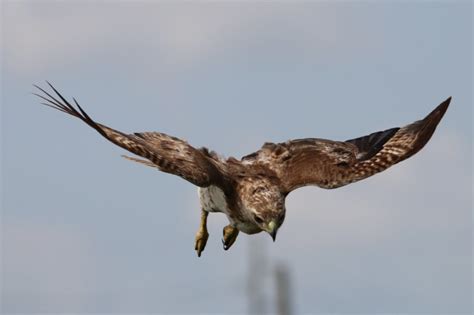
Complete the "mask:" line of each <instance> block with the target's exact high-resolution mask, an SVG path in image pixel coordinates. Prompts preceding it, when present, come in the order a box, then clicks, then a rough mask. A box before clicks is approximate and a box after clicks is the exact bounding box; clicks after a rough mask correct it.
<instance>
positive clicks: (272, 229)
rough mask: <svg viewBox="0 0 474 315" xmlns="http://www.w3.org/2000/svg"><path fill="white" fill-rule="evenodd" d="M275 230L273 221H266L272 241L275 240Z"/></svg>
mask: <svg viewBox="0 0 474 315" xmlns="http://www.w3.org/2000/svg"><path fill="white" fill-rule="evenodd" d="M277 231H278V226H277V224H276V223H275V221H271V222H270V223H268V231H267V232H268V234H270V236H271V237H272V239H273V241H274V242H275V239H276V236H277Z"/></svg>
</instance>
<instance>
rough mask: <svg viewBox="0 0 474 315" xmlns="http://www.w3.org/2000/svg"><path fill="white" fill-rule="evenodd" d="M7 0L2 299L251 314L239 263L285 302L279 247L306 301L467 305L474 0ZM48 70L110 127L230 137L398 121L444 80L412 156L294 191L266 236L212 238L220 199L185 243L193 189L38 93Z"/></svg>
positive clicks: (191, 225)
mask: <svg viewBox="0 0 474 315" xmlns="http://www.w3.org/2000/svg"><path fill="white" fill-rule="evenodd" d="M1 9H2V12H1V14H2V19H1V20H2V22H1V25H2V40H1V46H2V47H1V56H2V67H1V79H2V81H1V86H2V95H1V143H2V145H1V153H2V154H1V161H2V164H1V165H2V172H1V174H2V176H1V179H2V212H1V240H2V242H1V245H2V246H1V281H0V282H1V303H0V305H1V312H2V313H4V314H13V313H65V312H68V313H113V314H115V313H156V314H245V313H247V312H248V311H249V301H248V300H249V299H248V296H249V294H251V293H252V292H253V291H250V293H249V275H250V276H254V277H258V278H255V279H257V280H256V281H257V283H258V287H259V288H260V289H259V290H261V291H259V292H258V294H259V295H261V296H262V301H263V302H262V303H263V306H262V307H263V308H262V309H261V310H262V311H264V312H266V313H275V312H276V306H275V304H276V302H275V292H276V288H275V286H276V281H275V277H274V275H275V270H277V269H278V268H279V267H278V266H280V267H281V268H286V270H287V271H288V275H287V276H288V279H289V287H290V288H291V296H290V297H291V307H292V310H293V312H294V313H298V314H324V313H359V314H376V313H377V314H379V313H404V314H415V313H425V314H440V313H446V314H448V313H449V314H455V313H459V314H461V313H465V314H467V313H469V314H470V313H471V311H472V280H473V278H472V225H473V220H472V195H473V189H472V161H473V157H472V140H473V138H472V104H473V98H472V86H473V81H472V69H473V68H472V67H473V63H472V55H473V54H472V53H473V52H472V12H473V11H472V9H473V8H472V3H471V2H470V1H411V2H407V1H396V2H395V1H393V2H392V1H379V2H375V1H364V2H359V1H344V2H342V1H341V2H339V1H335V2H329V1H321V2H319V1H314V2H291V3H290V2H284V1H281V2H271V1H261V2H249V1H242V2H239V1H232V2H230V1H229V2H227V1H226V2H211V1H188V2H184V1H182V2H181V1H176V2H165V1H163V2H158V1H156V2H153V1H136V2H131V1H130V2H128V1H103V2H99V1H96V2H93V1H68V2H66V1H61V2H59V1H2V6H1ZM45 80H49V81H50V82H52V83H53V84H54V85H55V86H56V87H57V88H58V89H59V90H60V91H61V92H63V94H64V95H65V96H67V97H68V98H71V97H75V98H76V99H77V100H78V101H79V103H80V104H81V105H82V106H83V108H84V109H85V110H86V111H87V112H88V113H89V114H90V116H91V117H93V118H94V119H96V120H97V121H99V122H101V123H105V124H107V125H109V126H111V127H113V128H116V129H118V130H121V131H124V132H139V131H160V132H165V133H167V134H171V135H174V136H177V137H180V138H183V139H186V140H187V141H189V142H190V143H191V144H192V145H194V146H196V147H200V146H206V147H209V148H211V149H213V150H215V151H217V152H219V153H220V154H222V155H225V156H235V157H241V156H243V155H245V154H248V153H250V152H253V151H255V150H257V149H258V148H259V147H260V146H261V145H262V144H263V143H264V142H266V141H273V142H281V141H286V140H288V139H293V138H305V137H318V138H328V139H334V140H346V139H351V138H355V137H359V136H362V135H367V134H369V133H371V132H375V131H379V130H384V129H387V128H391V127H395V126H403V125H405V124H408V123H411V122H413V121H415V120H418V119H421V118H423V117H424V116H425V115H426V114H427V113H429V112H430V111H431V110H432V109H433V108H434V107H435V106H437V105H438V104H439V103H441V102H442V101H443V100H445V99H446V98H447V97H449V96H452V97H453V100H452V103H451V106H450V108H449V110H448V112H447V114H446V115H445V117H444V118H443V120H442V121H441V123H440V125H439V127H438V129H437V131H436V132H435V134H434V136H433V138H432V140H431V141H430V142H429V143H428V144H427V146H426V147H425V148H424V149H423V150H422V151H421V152H420V153H418V154H417V155H415V156H414V157H412V158H410V159H409V160H407V161H404V162H403V163H400V164H398V165H396V166H394V167H393V168H390V169H389V170H387V171H385V172H383V173H381V174H378V175H376V176H374V177H371V178H369V179H366V180H364V181H361V182H358V183H355V184H351V185H348V186H345V187H343V188H339V189H336V190H323V189H319V188H317V187H305V188H302V189H299V190H297V191H294V192H292V193H291V194H290V195H289V196H288V198H287V201H286V206H287V216H286V220H285V223H284V225H283V226H282V228H281V229H280V231H279V234H278V239H277V241H276V242H275V243H273V242H272V241H271V238H270V237H268V235H263V234H259V235H253V236H248V235H244V234H240V235H239V237H238V239H237V241H236V243H235V244H234V245H233V247H232V248H231V249H230V250H229V251H224V250H223V249H222V244H221V236H222V228H223V227H224V226H225V225H226V224H227V222H226V219H225V217H224V216H223V215H220V214H215V215H210V216H209V233H210V237H209V241H208V243H207V247H206V250H205V251H204V252H203V255H202V257H201V258H197V256H196V254H195V252H194V235H195V232H196V231H197V228H198V224H199V215H200V212H199V210H200V209H199V202H198V198H197V193H196V188H195V187H194V186H192V185H190V184H189V183H188V182H186V181H184V180H182V179H180V178H179V177H176V176H172V175H169V174H163V173H159V172H158V171H156V170H154V169H152V168H147V167H144V166H142V165H139V164H136V163H132V162H130V161H127V160H125V159H123V158H121V157H120V155H121V154H124V153H125V152H124V151H123V150H122V149H120V148H118V147H115V146H113V145H112V144H111V143H109V142H107V141H106V140H105V139H103V138H102V137H101V136H100V135H99V134H97V133H96V132H95V131H94V130H92V129H91V128H89V127H88V126H86V125H85V124H83V123H82V122H80V121H79V120H77V119H73V118H71V117H66V115H64V114H63V113H60V112H57V111H53V110H51V109H49V108H46V107H44V106H41V105H39V101H38V99H37V98H35V97H34V96H33V95H32V94H31V92H33V91H34V88H33V86H32V84H39V85H40V86H42V87H46V83H45ZM257 256H258V257H257ZM256 258H258V259H257V260H258V261H259V262H260V264H259V265H258V266H255V265H253V264H251V261H254V260H255V259H256ZM282 266H283V267H282Z"/></svg>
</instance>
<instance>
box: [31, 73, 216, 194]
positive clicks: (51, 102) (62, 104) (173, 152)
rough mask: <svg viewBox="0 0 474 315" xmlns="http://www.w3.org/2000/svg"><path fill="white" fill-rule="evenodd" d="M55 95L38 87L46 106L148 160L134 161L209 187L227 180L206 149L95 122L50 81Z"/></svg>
mask: <svg viewBox="0 0 474 315" xmlns="http://www.w3.org/2000/svg"><path fill="white" fill-rule="evenodd" d="M48 84H49V86H50V87H51V89H52V90H53V91H54V93H55V94H56V96H53V95H51V94H50V93H48V92H47V91H45V90H44V89H42V88H41V87H39V86H36V85H35V87H36V88H38V89H39V90H40V91H41V92H42V93H44V95H41V94H36V93H34V94H35V95H37V96H38V97H40V98H41V99H42V100H44V101H46V103H42V104H44V105H46V106H49V107H52V108H54V109H57V110H59V111H61V112H64V113H66V114H69V115H72V116H74V117H77V118H79V119H81V120H82V121H83V122H85V123H86V124H88V125H89V126H90V127H92V128H94V129H95V130H96V131H97V132H99V133H100V134H101V135H102V136H104V137H105V138H106V139H107V140H109V141H110V142H112V143H114V144H116V145H118V146H120V147H122V148H124V149H125V150H128V151H130V152H132V153H134V154H136V155H139V156H141V157H143V158H145V159H147V160H148V161H149V162H148V161H146V160H141V159H136V158H129V157H127V158H128V159H131V160H133V161H136V162H140V163H143V164H146V165H148V166H155V167H157V168H158V169H160V170H161V171H163V172H166V173H170V174H174V175H178V176H180V177H182V178H184V179H185V180H187V181H189V182H191V183H193V184H195V185H197V186H200V187H206V186H209V185H211V184H215V185H220V184H222V181H223V180H224V178H223V177H224V174H223V172H222V170H223V166H222V165H219V161H217V160H214V159H212V158H210V157H209V155H206V154H205V151H204V150H201V149H196V148H194V147H192V146H191V145H189V144H188V143H187V142H186V141H183V140H181V139H178V138H175V137H172V136H168V135H166V134H163V133H158V132H145V133H135V134H125V133H122V132H120V131H117V130H115V129H112V128H109V127H107V126H105V125H102V124H99V123H96V122H95V121H94V120H92V119H91V118H90V117H89V115H88V114H87V113H86V112H85V111H84V110H83V109H82V107H81V106H80V105H79V104H78V102H77V101H76V100H75V99H73V100H74V104H75V106H73V105H72V104H71V103H69V102H68V101H67V100H66V99H65V98H64V97H63V96H62V95H61V94H60V93H59V92H58V91H57V90H56V89H55V88H54V87H53V86H52V85H51V84H50V83H49V82H48Z"/></svg>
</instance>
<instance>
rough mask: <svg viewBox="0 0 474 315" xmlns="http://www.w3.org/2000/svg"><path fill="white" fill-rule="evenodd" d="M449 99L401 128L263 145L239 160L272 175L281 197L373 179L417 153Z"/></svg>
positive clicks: (439, 118)
mask: <svg viewBox="0 0 474 315" xmlns="http://www.w3.org/2000/svg"><path fill="white" fill-rule="evenodd" d="M450 101H451V97H450V98H448V99H447V100H446V101H444V102H443V103H441V104H440V105H439V106H438V107H436V108H435V109H434V110H433V111H432V112H431V113H430V114H429V115H428V116H426V117H425V118H424V119H422V120H419V121H416V122H414V123H412V124H409V125H407V126H405V127H401V128H391V129H387V130H385V131H379V132H375V133H372V134H370V135H367V136H364V137H360V138H356V139H351V140H347V141H344V142H340V141H331V140H324V139H314V138H313V139H299V140H292V141H288V142H286V143H279V144H274V143H266V144H264V145H263V147H262V148H261V149H260V150H259V151H257V152H255V153H253V154H251V155H248V156H245V157H243V158H242V162H243V163H251V164H253V163H260V164H264V165H265V166H266V167H268V168H270V169H271V170H272V171H274V172H275V173H276V174H277V176H278V177H279V178H280V180H281V186H282V191H283V192H285V193H289V192H291V191H292V190H294V189H297V188H299V187H303V186H307V185H316V186H319V187H322V188H337V187H341V186H344V185H347V184H350V183H353V182H356V181H359V180H361V179H364V178H367V177H369V176H372V175H374V174H376V173H379V172H381V171H383V170H385V169H387V168H389V167H390V166H392V165H394V164H396V163H398V162H401V161H403V160H405V159H407V158H409V157H410V156H412V155H414V154H415V153H417V152H418V151H419V150H421V148H423V146H424V145H425V144H426V143H427V142H428V140H429V139H430V138H431V136H432V134H433V132H434V131H435V129H436V126H437V125H438V123H439V122H440V120H441V118H442V117H443V115H444V113H445V112H446V110H447V109H448V105H449V103H450Z"/></svg>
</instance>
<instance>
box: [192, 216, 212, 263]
mask: <svg viewBox="0 0 474 315" xmlns="http://www.w3.org/2000/svg"><path fill="white" fill-rule="evenodd" d="M208 214H209V213H208V212H207V211H204V210H201V224H200V225H199V230H198V231H197V233H196V242H195V245H194V249H195V250H196V251H197V255H198V257H201V253H202V252H203V250H204V248H205V247H206V243H207V239H208V238H209V233H208V232H207V216H208Z"/></svg>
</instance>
